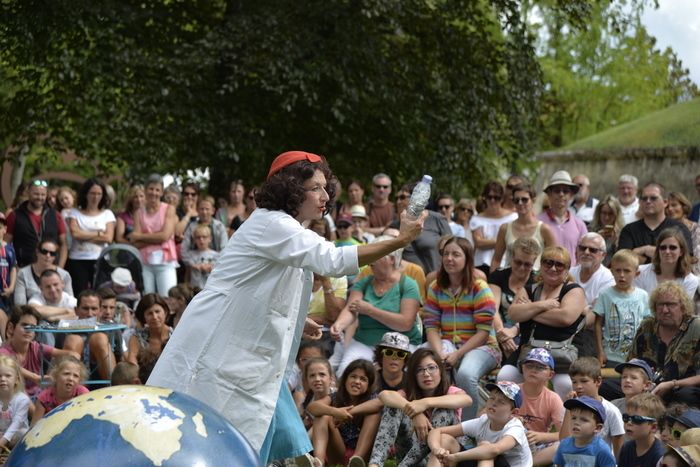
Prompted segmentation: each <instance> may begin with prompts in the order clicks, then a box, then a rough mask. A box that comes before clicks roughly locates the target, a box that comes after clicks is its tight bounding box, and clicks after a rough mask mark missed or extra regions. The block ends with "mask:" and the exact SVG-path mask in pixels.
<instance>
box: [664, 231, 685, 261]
mask: <svg viewBox="0 0 700 467" xmlns="http://www.w3.org/2000/svg"><path fill="white" fill-rule="evenodd" d="M658 249H659V262H660V263H661V264H666V265H673V266H675V265H676V263H677V262H678V259H679V258H680V257H681V255H682V254H683V250H681V246H680V244H679V243H678V240H676V238H675V237H668V238H666V239H664V240H663V241H662V242H661V243H660V244H659V246H658Z"/></svg>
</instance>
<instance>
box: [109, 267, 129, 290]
mask: <svg viewBox="0 0 700 467" xmlns="http://www.w3.org/2000/svg"><path fill="white" fill-rule="evenodd" d="M110 277H111V278H112V282H113V283H114V284H115V285H118V286H120V287H128V286H129V284H131V282H132V278H131V271H129V270H128V269H126V268H116V269H115V270H114V271H112V274H111V275H110Z"/></svg>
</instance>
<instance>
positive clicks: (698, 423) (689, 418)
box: [668, 409, 700, 428]
mask: <svg viewBox="0 0 700 467" xmlns="http://www.w3.org/2000/svg"><path fill="white" fill-rule="evenodd" d="M668 418H669V419H670V420H673V421H674V422H678V423H680V424H681V425H685V426H687V427H688V428H700V410H698V409H688V410H686V411H685V412H683V413H682V414H680V415H678V416H672V415H669V416H668Z"/></svg>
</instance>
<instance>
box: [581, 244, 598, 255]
mask: <svg viewBox="0 0 700 467" xmlns="http://www.w3.org/2000/svg"><path fill="white" fill-rule="evenodd" d="M576 248H578V251H580V252H581V253H586V252H589V251H590V252H591V253H592V254H596V253H600V252H601V251H603V250H601V249H600V248H596V247H593V246H586V245H579V246H578V247H576Z"/></svg>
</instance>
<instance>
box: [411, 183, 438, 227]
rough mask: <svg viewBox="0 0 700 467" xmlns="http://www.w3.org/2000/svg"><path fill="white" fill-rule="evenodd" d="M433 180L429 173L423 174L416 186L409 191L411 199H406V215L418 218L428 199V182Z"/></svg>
mask: <svg viewBox="0 0 700 467" xmlns="http://www.w3.org/2000/svg"><path fill="white" fill-rule="evenodd" d="M432 182H433V177H431V176H430V175H423V180H421V181H420V182H418V184H417V185H416V187H415V188H414V189H413V193H411V199H410V200H409V201H408V207H407V208H406V214H408V217H410V218H413V219H418V218H419V217H420V215H421V213H422V212H423V209H425V207H426V206H427V205H428V201H430V184H431V183H432Z"/></svg>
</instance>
